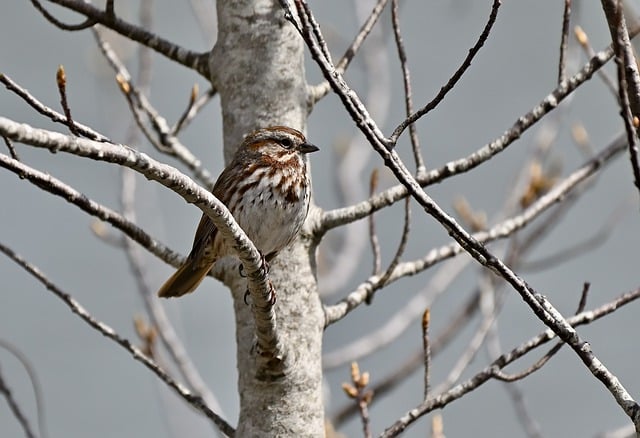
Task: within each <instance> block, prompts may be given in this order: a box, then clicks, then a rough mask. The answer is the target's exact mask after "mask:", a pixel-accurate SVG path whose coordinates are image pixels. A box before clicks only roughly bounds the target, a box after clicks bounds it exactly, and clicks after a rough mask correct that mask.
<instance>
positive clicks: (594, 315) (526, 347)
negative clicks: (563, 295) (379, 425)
mask: <svg viewBox="0 0 640 438" xmlns="http://www.w3.org/2000/svg"><path fill="white" fill-rule="evenodd" d="M639 298H640V288H638V289H635V290H633V291H630V292H627V293H625V294H623V295H621V296H620V297H618V298H616V299H615V300H613V301H611V302H609V303H607V304H604V305H602V306H600V307H598V308H596V309H593V310H590V311H586V312H582V313H580V314H578V315H576V316H573V317H571V318H568V319H567V322H568V323H569V324H571V325H572V326H574V327H577V326H580V325H584V324H589V323H591V322H593V321H596V320H598V319H600V318H602V317H604V316H607V315H609V314H610V313H612V312H615V311H616V310H617V309H619V308H621V307H623V306H625V305H626V304H628V303H630V302H632V301H635V300H637V299H639ZM554 338H555V334H554V333H553V332H552V331H551V330H550V329H547V330H546V331H544V332H542V333H541V334H539V335H537V336H536V337H534V338H531V339H530V340H528V341H527V342H524V343H522V344H521V345H520V346H518V347H516V348H514V349H513V350H511V351H510V352H509V353H505V354H503V355H501V356H500V357H499V358H497V359H496V360H494V361H493V362H492V363H491V364H489V366H487V367H486V368H484V369H483V370H481V371H479V372H478V373H476V374H475V375H474V376H472V377H471V378H470V379H468V380H466V381H464V382H461V383H459V384H458V385H456V386H455V387H453V388H451V389H450V390H448V391H447V392H445V393H442V394H438V395H435V396H433V397H431V398H430V399H429V400H427V401H425V402H423V403H421V404H420V405H418V406H417V407H416V408H414V409H413V410H411V411H410V412H411V414H406V415H404V416H402V418H401V419H400V420H399V421H398V422H397V423H396V424H395V425H394V426H393V427H392V428H389V429H387V430H386V431H385V433H383V434H382V435H381V436H383V437H390V436H396V435H397V432H399V430H398V429H404V428H406V427H407V426H408V425H409V424H410V423H412V422H413V421H415V420H416V419H417V418H419V417H421V416H422V415H425V414H427V413H429V412H431V411H433V410H435V409H441V408H443V407H444V406H446V405H448V404H449V403H451V402H453V401H455V400H458V399H459V398H461V397H463V396H464V395H465V394H467V393H469V392H471V391H473V390H474V389H476V388H478V387H479V386H481V385H482V384H484V383H486V382H487V381H489V380H490V379H492V378H494V374H495V372H496V371H499V370H501V369H502V368H504V367H505V366H507V365H509V364H511V363H513V362H514V361H516V360H517V359H519V358H521V357H523V356H525V355H526V354H527V353H529V352H530V351H532V350H533V349H535V348H537V347H539V346H540V345H543V344H545V343H547V342H549V341H550V340H552V339H554Z"/></svg>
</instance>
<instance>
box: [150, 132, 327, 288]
mask: <svg viewBox="0 0 640 438" xmlns="http://www.w3.org/2000/svg"><path fill="white" fill-rule="evenodd" d="M317 150H318V148H317V147H316V146H314V145H312V144H310V143H307V141H306V139H305V137H304V135H303V134H302V133H301V132H299V131H297V130H295V129H292V128H288V127H286V126H273V127H270V128H265V129H259V130H257V131H254V132H252V133H251V134H249V135H248V136H247V137H246V138H245V139H244V140H243V142H242V144H241V145H240V147H239V148H238V150H237V151H236V154H235V156H234V158H233V160H232V161H231V163H229V165H228V166H227V167H226V168H225V169H224V170H223V172H222V173H221V174H220V176H219V177H218V180H217V181H216V183H215V185H214V187H213V194H214V196H215V197H216V198H218V199H219V200H220V201H222V202H223V203H224V204H225V205H226V206H227V208H228V209H229V211H230V212H231V214H233V217H234V218H235V220H236V222H238V225H240V227H241V228H242V229H243V230H244V232H245V233H246V234H247V236H248V237H249V239H251V241H252V242H253V243H254V244H255V246H256V248H257V249H258V250H260V252H261V253H262V254H263V255H264V256H265V259H266V260H267V261H270V260H272V259H273V258H274V257H275V256H276V255H277V254H278V252H280V251H281V250H282V249H283V248H285V247H286V246H287V245H289V244H290V243H291V242H292V241H293V240H294V239H295V237H296V235H297V234H298V231H299V230H300V228H301V227H302V224H303V222H304V220H305V218H306V217H307V213H308V211H309V199H310V180H309V173H308V171H307V163H306V159H305V155H306V154H307V153H310V152H314V151H317ZM217 231H218V230H217V228H216V226H215V225H214V224H213V222H212V221H211V219H209V217H208V216H206V215H202V218H201V219H200V223H199V224H198V228H197V230H196V235H195V238H194V241H193V248H192V249H191V252H190V254H189V256H188V257H187V260H186V262H185V263H184V264H183V265H182V266H181V267H180V268H179V269H178V270H177V271H176V272H175V274H173V275H172V276H171V277H170V278H169V279H168V280H167V281H166V282H165V283H164V284H163V285H162V287H161V288H160V290H159V291H158V296H160V297H179V296H182V295H184V294H187V293H189V292H192V291H193V290H194V289H195V288H196V287H198V285H199V284H200V283H201V282H202V280H203V279H204V278H205V277H206V275H207V274H208V272H209V271H210V270H211V268H212V267H213V265H214V264H215V262H216V261H218V260H220V259H221V258H223V257H225V256H227V255H231V254H232V249H231V247H230V246H229V245H228V244H227V243H226V242H225V241H224V239H223V238H222V236H220V235H219V234H218V232H217Z"/></svg>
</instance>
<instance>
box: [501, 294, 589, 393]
mask: <svg viewBox="0 0 640 438" xmlns="http://www.w3.org/2000/svg"><path fill="white" fill-rule="evenodd" d="M589 287H590V284H589V283H585V284H584V286H583V288H582V294H581V295H580V302H579V303H578V309H577V310H576V312H575V314H574V315H576V316H577V315H579V314H580V313H582V312H583V311H584V308H585V307H586V305H587V296H588V294H589ZM563 346H564V342H562V341H558V342H557V343H556V344H555V345H554V346H553V347H551V349H550V350H549V351H548V352H546V353H545V354H544V356H542V357H541V358H540V359H538V360H537V361H536V362H535V363H534V364H533V365H531V366H530V367H529V368H527V369H526V370H524V371H521V372H519V373H516V374H507V373H505V372H503V371H501V370H496V371H495V373H494V377H495V378H496V379H498V380H502V381H503V382H515V381H517V380H522V379H524V378H525V377H527V376H529V375H531V374H533V373H534V372H536V371H538V370H539V369H540V368H542V367H543V366H544V365H545V364H546V363H547V362H549V360H550V359H551V358H552V357H553V356H554V355H555V354H556V353H557V352H558V351H560V349H561V348H562V347H563Z"/></svg>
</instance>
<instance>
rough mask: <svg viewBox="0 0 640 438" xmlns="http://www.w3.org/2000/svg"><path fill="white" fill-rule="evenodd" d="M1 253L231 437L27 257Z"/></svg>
mask: <svg viewBox="0 0 640 438" xmlns="http://www.w3.org/2000/svg"><path fill="white" fill-rule="evenodd" d="M0 252H2V253H4V254H5V255H6V256H7V257H9V258H10V259H11V260H13V261H14V262H16V263H17V264H18V265H19V266H20V267H22V268H23V269H24V270H25V271H27V272H28V273H29V274H31V275H32V276H33V277H35V278H36V279H37V280H38V281H39V282H40V283H42V284H43V285H44V286H45V287H46V288H47V289H48V290H50V291H51V292H52V293H53V294H54V295H56V296H57V297H58V298H60V299H61V300H62V301H63V302H64V303H65V304H66V305H67V307H69V309H70V310H71V311H72V312H73V313H75V314H76V315H78V316H79V317H80V318H81V319H82V320H83V321H84V322H86V323H87V324H89V326H91V327H92V328H93V329H95V330H97V331H98V332H99V333H100V334H102V335H103V336H105V337H107V338H109V339H111V340H112V341H114V342H115V343H117V344H118V345H120V346H121V347H122V348H124V349H125V350H127V351H128V352H129V354H131V356H132V357H133V358H134V359H135V360H137V361H138V362H140V363H142V364H143V365H144V366H146V367H147V368H148V369H149V370H150V371H152V372H153V373H154V374H155V375H156V376H158V377H159V378H160V379H161V380H162V381H163V382H164V383H166V384H167V385H168V386H169V387H170V388H171V389H173V390H174V391H175V392H176V393H177V394H178V395H179V396H180V397H182V398H183V399H184V400H185V401H186V402H187V403H189V404H190V405H191V406H192V407H193V408H195V409H196V410H197V411H199V412H201V413H202V414H203V415H205V416H206V417H207V418H209V419H210V420H211V421H213V423H214V424H216V426H218V427H219V428H220V430H221V431H222V432H223V433H224V434H226V435H227V436H233V434H234V430H233V428H232V427H231V426H230V425H229V424H228V423H227V422H225V421H224V420H223V419H222V418H221V417H220V416H218V414H216V413H215V412H213V411H212V410H211V409H209V407H208V406H207V405H206V404H205V403H204V401H203V400H202V398H201V397H200V396H195V395H193V394H191V393H190V392H189V391H188V390H187V389H186V388H184V387H183V386H182V385H181V384H180V383H178V382H176V381H175V380H173V379H172V378H171V377H170V376H169V375H168V374H167V373H166V372H165V371H164V370H163V369H162V368H160V367H159V366H158V365H157V364H156V363H155V362H154V361H153V360H151V359H149V358H148V357H147V356H145V355H144V354H143V353H142V351H140V350H139V349H138V348H137V347H135V346H134V345H133V344H132V343H131V342H130V341H129V340H128V339H126V338H123V337H122V336H120V335H119V334H118V333H116V331H115V330H114V329H112V328H111V327H109V326H108V325H106V324H105V323H103V322H101V321H99V320H97V319H95V318H94V317H93V316H92V315H91V314H90V313H89V312H88V311H87V310H86V309H85V308H84V307H83V306H82V305H81V304H80V303H78V302H77V301H76V300H75V299H74V298H73V297H72V296H71V295H69V294H68V293H66V292H65V291H63V290H62V289H60V288H59V287H58V286H57V285H55V284H54V283H53V282H52V281H51V280H49V279H48V278H47V276H46V275H45V274H43V273H42V272H41V271H40V269H38V268H37V267H36V266H34V265H33V264H31V263H29V262H28V261H27V260H25V259H24V258H22V257H21V256H20V255H18V254H16V253H15V252H14V251H13V250H12V249H10V248H9V247H7V246H5V245H3V244H2V243H0Z"/></svg>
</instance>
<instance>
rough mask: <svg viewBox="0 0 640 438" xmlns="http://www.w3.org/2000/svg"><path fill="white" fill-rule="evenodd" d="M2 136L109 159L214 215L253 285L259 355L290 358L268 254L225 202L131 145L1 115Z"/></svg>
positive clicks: (267, 359)
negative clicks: (273, 296) (72, 134)
mask: <svg viewBox="0 0 640 438" xmlns="http://www.w3.org/2000/svg"><path fill="white" fill-rule="evenodd" d="M0 135H4V136H6V137H8V138H11V139H13V140H14V141H18V142H20V143H24V144H29V145H31V146H35V147H39V148H44V149H49V150H51V151H53V152H58V151H61V152H67V153H70V154H74V155H78V156H81V157H86V158H91V159H94V160H99V161H106V162H110V163H113V164H119V165H123V166H126V167H129V168H131V169H133V170H135V171H137V172H139V173H141V174H143V175H144V176H145V177H146V178H147V179H150V180H153V181H156V182H158V183H160V184H162V185H163V186H165V187H167V188H169V189H171V190H173V191H174V192H175V193H177V194H178V195H180V196H181V197H182V198H183V199H184V200H185V201H187V202H189V203H193V204H194V205H195V206H197V207H198V208H199V209H200V210H202V212H203V213H205V214H206V215H207V216H209V217H210V218H211V221H212V222H213V223H214V225H215V226H216V228H217V229H218V232H219V233H220V235H222V236H223V238H224V239H227V241H229V242H232V247H233V248H234V250H235V251H236V253H237V256H238V258H239V259H240V262H241V263H242V264H243V266H244V268H245V272H246V274H247V280H248V289H249V292H250V294H251V298H252V302H253V306H252V311H253V316H254V318H255V323H256V336H257V345H258V347H259V348H260V349H261V351H262V353H263V354H261V355H260V358H261V359H262V360H264V362H263V365H264V363H268V364H269V365H268V366H269V368H274V367H276V366H275V364H276V363H278V364H282V363H283V362H284V360H285V359H286V357H285V356H283V354H282V347H283V346H282V345H281V343H280V340H279V335H278V332H277V329H276V318H275V312H274V309H273V305H272V304H271V293H272V290H271V289H272V288H271V285H270V282H269V278H268V275H267V272H266V268H265V266H264V264H263V258H262V255H261V254H260V252H259V251H258V250H257V249H256V248H255V245H254V244H253V243H252V242H251V241H250V240H249V238H248V237H247V235H246V234H245V232H244V231H243V230H242V228H240V226H239V225H238V224H237V222H236V221H235V220H234V218H233V216H232V215H231V213H230V212H229V210H228V209H227V208H226V207H225V205H224V204H223V203H222V202H220V201H219V200H218V199H217V198H216V197H215V196H213V194H211V193H210V192H209V191H207V190H205V189H204V188H202V187H200V186H199V185H197V184H196V183H195V182H194V181H193V180H192V179H190V178H189V177H187V176H185V175H183V174H181V173H180V172H179V171H178V170H177V169H175V168H173V167H171V166H169V165H167V164H163V163H160V162H158V161H156V160H154V159H152V158H150V157H149V156H148V155H146V154H143V153H140V152H137V151H135V150H134V149H131V148H130V147H127V146H123V145H117V144H110V143H98V142H95V141H92V140H87V139H82V138H76V137H70V136H66V135H62V134H59V133H57V132H51V131H46V130H42V129H36V128H33V127H31V126H29V125H26V124H20V123H16V122H14V121H12V120H9V119H6V118H4V117H0Z"/></svg>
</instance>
